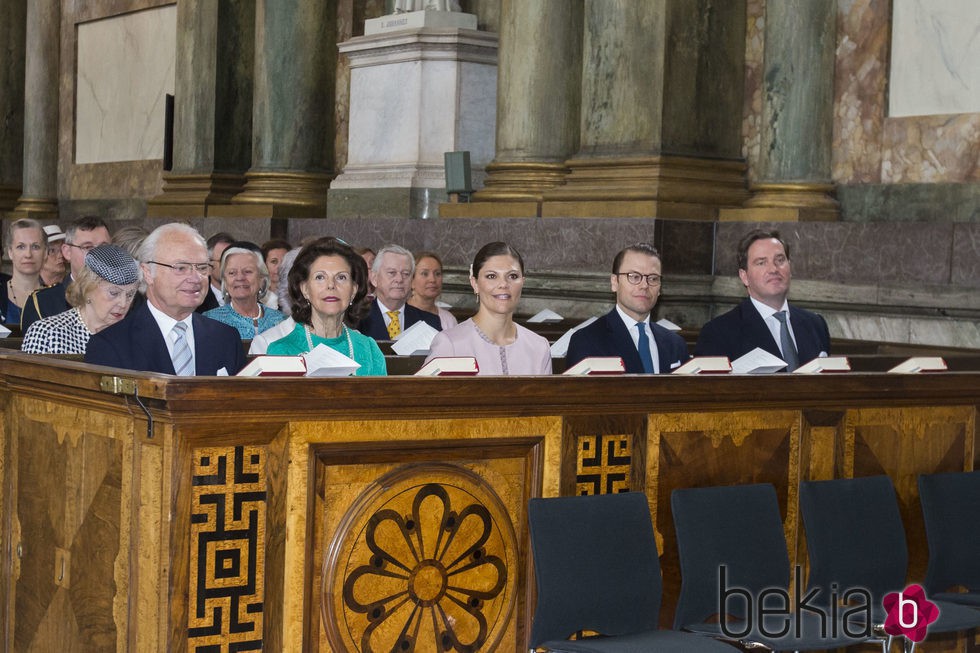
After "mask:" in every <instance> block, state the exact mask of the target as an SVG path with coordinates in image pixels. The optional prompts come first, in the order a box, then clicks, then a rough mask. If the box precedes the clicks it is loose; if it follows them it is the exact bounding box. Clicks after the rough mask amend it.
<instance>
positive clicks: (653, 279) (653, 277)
mask: <svg viewBox="0 0 980 653" xmlns="http://www.w3.org/2000/svg"><path fill="white" fill-rule="evenodd" d="M616 276H617V277H626V280H627V281H629V282H630V283H631V284H632V285H634V286H638V285H640V281H642V280H643V279H646V280H647V285H648V286H659V285H660V280H661V276H660V275H659V274H640V273H639V272H617V273H616Z"/></svg>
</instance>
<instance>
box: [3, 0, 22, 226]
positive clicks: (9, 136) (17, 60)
mask: <svg viewBox="0 0 980 653" xmlns="http://www.w3.org/2000/svg"><path fill="white" fill-rule="evenodd" d="M26 28H27V0H10V1H8V2H0V89H3V91H2V92H0V212H2V211H10V210H12V209H13V208H14V206H16V205H17V198H18V197H20V193H21V176H22V170H23V167H24V47H25V32H26Z"/></svg>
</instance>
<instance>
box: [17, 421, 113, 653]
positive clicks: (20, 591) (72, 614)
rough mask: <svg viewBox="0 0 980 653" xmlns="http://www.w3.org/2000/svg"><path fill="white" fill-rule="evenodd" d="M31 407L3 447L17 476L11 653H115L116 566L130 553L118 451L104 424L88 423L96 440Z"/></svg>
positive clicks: (82, 425)
mask: <svg viewBox="0 0 980 653" xmlns="http://www.w3.org/2000/svg"><path fill="white" fill-rule="evenodd" d="M36 408H37V407H36V406H35V405H33V403H32V402H25V403H24V405H22V406H21V407H20V410H22V411H23V412H24V413H27V414H28V415H30V416H31V417H30V418H25V417H23V414H22V416H21V418H20V420H19V422H18V423H17V425H16V428H15V430H14V433H13V434H12V441H11V442H10V445H11V447H12V449H11V452H12V454H13V455H12V459H13V460H15V461H16V469H10V470H8V472H9V473H13V474H15V475H16V483H17V486H18V490H17V493H16V497H15V502H16V504H15V510H16V515H15V516H14V518H13V522H14V528H13V533H12V535H13V537H12V542H13V543H14V547H13V548H14V550H15V551H17V550H19V554H20V555H17V554H16V553H15V558H14V560H13V570H12V572H13V573H12V576H13V578H14V579H15V584H14V606H13V608H14V612H13V614H14V619H13V622H14V623H13V650H16V651H63V650H88V651H112V650H117V647H119V645H120V638H121V637H124V636H125V624H126V615H125V613H122V614H120V613H119V608H120V602H122V604H123V605H124V602H125V596H126V592H127V589H128V588H127V587H126V580H127V576H126V572H125V568H124V567H123V568H122V569H120V568H119V567H118V566H117V560H118V556H119V553H120V549H121V548H123V547H124V546H128V539H127V541H126V543H125V544H123V543H122V542H121V540H122V539H125V538H128V533H126V532H125V523H124V521H123V519H124V518H123V513H122V505H123V502H124V500H123V494H124V481H123V453H124V445H123V443H122V441H121V440H117V439H114V438H113V437H111V436H110V435H108V432H109V431H111V430H112V429H111V428H109V427H110V424H111V421H110V420H101V419H100V420H96V422H97V423H96V424H95V425H94V426H96V427H97V430H98V431H103V433H105V434H103V433H98V432H93V431H95V430H96V429H93V428H92V427H93V424H91V423H86V422H85V421H84V420H79V419H78V415H77V414H75V413H74V411H70V410H67V411H66V410H54V411H40V412H38V413H36V412H35V409H36ZM114 426H116V427H118V424H116V425H114ZM119 432H121V433H122V434H125V432H126V431H125V429H124V428H122V429H120V431H117V433H119ZM127 489H128V488H127ZM126 519H128V517H127V518H126ZM120 584H121V585H122V586H120Z"/></svg>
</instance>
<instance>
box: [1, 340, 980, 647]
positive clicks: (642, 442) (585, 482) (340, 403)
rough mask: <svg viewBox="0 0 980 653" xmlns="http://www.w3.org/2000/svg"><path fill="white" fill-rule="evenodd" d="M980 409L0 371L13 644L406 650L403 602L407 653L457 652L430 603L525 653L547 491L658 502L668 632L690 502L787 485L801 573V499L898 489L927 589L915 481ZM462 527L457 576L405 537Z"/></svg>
mask: <svg viewBox="0 0 980 653" xmlns="http://www.w3.org/2000/svg"><path fill="white" fill-rule="evenodd" d="M978 403H980V371H977V370H976V369H975V370H974V371H971V372H952V373H947V374H936V375H903V376H897V375H884V374H873V373H853V374H847V375H837V376H830V377H828V376H823V377H821V376H809V377H803V376H790V375H780V376H769V377H751V378H747V377H714V378H699V377H671V376H657V377H653V376H624V377H606V378H588V377H576V378H569V377H561V376H554V377H545V378H542V377H534V378H531V377H473V378H425V379H422V378H410V377H391V378H387V379H376V378H375V379H372V378H346V379H303V378H264V379H263V378H250V379H235V378H232V379H216V378H193V377H191V378H180V377H172V376H166V375H155V374H146V373H134V372H128V371H123V370H114V369H110V368H101V367H93V366H87V365H85V364H83V363H79V362H75V361H62V360H57V359H53V358H45V357H38V356H28V355H24V354H19V353H8V354H0V410H2V415H0V420H2V421H0V427H2V428H0V451H2V458H0V487H2V488H3V491H2V494H0V496H2V514H3V515H4V519H3V520H2V529H0V550H2V551H4V553H5V555H4V557H3V563H2V564H3V566H2V577H0V606H3V610H4V615H5V618H4V619H3V620H0V642H2V644H0V647H3V648H6V649H7V650H18V651H19V650H27V649H29V648H31V647H32V646H33V647H35V648H37V649H39V650H66V649H70V648H85V647H86V646H89V645H91V643H92V642H100V646H101V647H102V648H104V649H105V650H118V651H123V650H129V651H141V652H144V651H146V652H151V653H152V652H155V651H164V650H175V651H184V650H186V651H193V650H196V649H197V648H198V647H202V646H216V647H221V648H222V649H224V650H227V649H228V647H229V646H231V645H233V644H236V643H237V644H238V645H244V644H245V643H247V642H259V641H261V644H262V646H263V648H264V650H267V651H299V650H303V651H313V652H326V651H338V650H345V649H346V650H353V649H355V648H357V649H359V650H371V651H377V650H391V648H393V647H395V646H396V645H399V646H400V644H399V643H398V633H400V632H401V629H402V627H403V626H404V614H405V613H404V612H401V611H399V610H397V609H395V603H394V602H393V600H389V598H388V597H390V596H394V595H395V594H396V593H397V594H398V596H399V597H404V596H406V594H405V592H408V594H407V596H409V597H412V598H411V600H412V601H413V602H414V601H416V600H417V601H418V605H419V606H421V607H420V609H422V614H423V615H426V619H424V620H423V626H422V630H421V631H420V637H422V638H423V639H424V641H420V642H419V643H418V646H417V648H416V650H434V649H435V648H436V645H437V644H438V645H439V646H441V645H442V644H441V641H442V636H443V633H438V634H437V633H433V632H430V631H429V630H427V629H429V628H430V627H429V626H428V625H425V624H429V623H431V619H429V616H430V612H429V610H431V609H432V607H433V606H434V605H436V604H438V605H439V606H440V607H441V608H444V609H447V610H450V611H451V612H452V616H453V621H452V622H451V625H450V626H447V628H448V629H449V630H447V631H446V633H445V634H446V636H447V637H450V638H452V637H457V638H459V639H460V641H462V642H464V643H471V644H475V645H476V648H478V649H479V650H499V651H516V650H520V649H522V648H524V645H525V642H526V636H527V629H528V627H529V624H530V620H531V610H532V605H533V583H532V582H530V580H529V579H530V577H531V576H530V567H529V555H528V548H527V547H528V540H527V520H526V505H527V500H528V499H529V498H530V497H535V496H557V495H568V494H581V493H594V492H617V491H622V490H640V491H643V492H645V493H646V495H647V497H648V498H649V501H650V507H651V510H652V512H653V517H654V523H655V528H656V534H657V537H658V539H659V540H660V542H659V543H660V546H661V550H662V551H663V562H662V566H663V574H664V590H665V591H664V609H663V615H662V619H663V623H664V624H665V625H666V624H669V623H670V619H671V616H672V611H673V605H674V601H675V597H676V596H677V591H678V588H679V580H680V579H679V576H678V567H677V554H676V547H675V546H674V533H673V526H672V521H671V517H670V492H671V490H672V489H674V488H680V487H694V486H707V485H716V484H738V483H753V482H771V483H773V484H774V485H775V486H776V488H777V490H778V494H779V498H780V506H781V509H782V511H783V516H784V519H785V527H786V535H787V538H788V542H789V548H790V556H791V559H792V560H793V561H794V562H796V563H800V564H805V550H804V547H803V544H802V542H803V539H802V532H801V524H800V521H799V512H798V503H797V483H798V482H799V481H800V480H805V479H806V480H808V479H824V478H835V477H851V476H861V475H871V474H879V473H886V474H888V475H889V476H891V477H892V479H893V480H894V481H895V484H896V487H897V490H898V493H899V496H900V499H901V505H902V511H903V512H902V516H903V518H904V519H905V523H906V526H907V529H908V534H909V546H910V566H909V569H910V579H921V578H922V575H923V573H924V570H925V563H926V557H927V550H926V545H925V538H924V533H923V529H922V524H921V518H920V517H919V508H918V498H917V489H916V476H917V475H918V474H920V473H927V472H937V471H956V470H971V469H974V468H977V462H978V460H977V459H978V457H980V453H978V452H980V446H978V445H980V443H978V442H977V439H978V430H977V409H978ZM440 533H441V534H442V535H441V536H440ZM450 534H451V535H452V536H453V541H454V542H455V544H454V545H453V547H451V548H452V554H451V555H448V554H447V555H448V557H444V556H442V557H441V556H440V555H435V558H434V559H431V560H430V559H429V558H427V557H423V559H422V560H415V559H414V558H413V557H412V554H411V550H412V549H411V547H410V546H409V545H408V544H407V543H408V542H409V541H412V542H415V543H416V549H418V547H420V546H422V544H419V543H420V542H424V547H425V550H426V551H433V550H434V548H433V547H432V545H431V542H432V541H433V539H434V538H438V537H443V539H442V541H443V542H446V541H448V540H447V539H446V538H448V537H449V535H450ZM476 544H479V547H478V548H475V549H472V550H469V549H468V546H469V545H476ZM444 558H445V559H444ZM449 558H452V560H450V559H449ZM456 558H460V559H461V560H465V561H467V562H468V563H472V564H473V565H474V569H475V570H476V572H475V573H473V574H460V575H454V577H453V582H452V584H453V585H454V586H456V587H462V588H464V589H467V588H469V589H479V590H480V591H481V592H482V594H481V595H480V596H481V597H482V598H478V599H477V598H475V596H474V595H470V594H465V593H460V592H459V591H458V590H451V589H449V588H448V584H447V583H448V580H447V578H448V576H447V575H446V573H447V572H446V568H447V567H452V568H455V567H453V565H457V566H458V565H459V563H458V562H457V561H456ZM395 561H398V563H397V564H396V562H395ZM399 564H401V565H404V566H406V568H405V569H402V568H401V567H399ZM389 573H390V574H394V576H390V575H385V574H389ZM570 573H574V570H570ZM398 578H401V579H402V580H398ZM378 587H380V588H382V589H384V590H385V591H384V592H381V594H378V591H377V590H376V589H374V588H378ZM452 592H456V594H454V596H455V597H456V598H457V599H460V600H461V601H462V602H463V603H465V604H466V605H468V606H469V608H468V610H469V612H467V610H463V609H461V608H459V604H458V603H455V602H453V601H451V600H450V599H449V598H448V597H447V594H450V593H452ZM470 599H473V601H475V602H471V603H467V601H469V600H470ZM399 600H401V599H399ZM369 604H370V605H371V606H373V607H370V608H365V607H364V606H367V605H369ZM365 609H369V610H375V609H378V610H379V611H378V612H377V613H376V614H374V617H373V621H372V620H371V616H370V615H369V614H367V613H366V612H364V610H365ZM474 614H479V615H480V616H481V618H482V619H483V620H484V623H485V628H483V629H482V630H481V628H480V627H479V621H478V620H477V619H476V618H475V617H473V616H472V615H474ZM372 624H373V625H372ZM436 639H438V642H436V641H435V640H436ZM931 644H932V642H931V638H930V640H927V641H926V642H925V644H924V649H923V650H924V651H929V650H930V646H931ZM944 647H945V648H944V649H943V650H950V649H952V650H961V651H965V650H966V649H965V642H959V643H957V642H953V644H952V645H949V643H948V642H947V643H945V644H944ZM933 650H934V649H933Z"/></svg>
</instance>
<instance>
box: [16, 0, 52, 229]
mask: <svg viewBox="0 0 980 653" xmlns="http://www.w3.org/2000/svg"><path fill="white" fill-rule="evenodd" d="M60 43H61V1H60V0H30V2H28V3H27V31H26V44H27V45H26V60H25V65H24V69H25V74H24V81H25V84H24V87H25V93H24V168H23V191H22V195H21V197H20V200H19V201H18V203H17V207H16V208H15V211H16V212H18V213H21V214H27V215H29V216H31V217H37V218H41V219H51V218H57V216H58V112H59V107H58V97H59V78H58V74H59V70H58V69H59V65H60V53H61V49H60V47H59V44H60Z"/></svg>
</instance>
